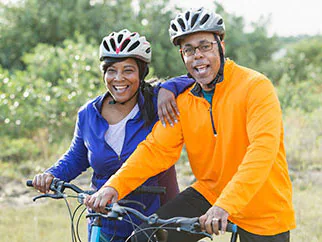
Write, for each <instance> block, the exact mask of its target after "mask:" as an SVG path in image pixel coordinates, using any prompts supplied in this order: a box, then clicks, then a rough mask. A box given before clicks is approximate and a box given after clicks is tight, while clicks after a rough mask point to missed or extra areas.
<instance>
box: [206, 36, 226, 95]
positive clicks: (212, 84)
mask: <svg viewBox="0 0 322 242" xmlns="http://www.w3.org/2000/svg"><path fill="white" fill-rule="evenodd" d="M214 36H215V40H216V42H217V45H218V50H219V56H220V68H219V70H218V72H217V75H216V76H215V78H214V79H213V80H212V81H211V82H210V83H208V84H207V87H208V88H211V89H215V88H216V84H217V83H218V82H221V81H222V80H223V79H224V65H225V57H224V51H223V49H222V46H221V44H220V38H219V37H218V35H216V34H215V35H214Z"/></svg>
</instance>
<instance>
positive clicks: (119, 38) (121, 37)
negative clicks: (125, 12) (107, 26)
mask: <svg viewBox="0 0 322 242" xmlns="http://www.w3.org/2000/svg"><path fill="white" fill-rule="evenodd" d="M122 39H123V34H120V35H119V36H118V37H117V41H118V42H119V43H121V41H122Z"/></svg>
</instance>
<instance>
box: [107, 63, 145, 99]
mask: <svg viewBox="0 0 322 242" xmlns="http://www.w3.org/2000/svg"><path fill="white" fill-rule="evenodd" d="M104 80H105V84H106V87H107V88H108V90H109V91H110V93H111V95H112V96H113V97H114V99H115V101H117V102H119V103H122V102H125V101H128V100H129V99H130V98H132V97H133V95H134V94H135V92H136V91H137V90H138V88H139V85H140V78H139V68H138V65H137V63H136V61H135V60H134V59H133V58H128V59H125V60H124V61H121V62H116V63H114V64H112V65H111V66H109V67H108V68H107V69H106V72H105V75H104Z"/></svg>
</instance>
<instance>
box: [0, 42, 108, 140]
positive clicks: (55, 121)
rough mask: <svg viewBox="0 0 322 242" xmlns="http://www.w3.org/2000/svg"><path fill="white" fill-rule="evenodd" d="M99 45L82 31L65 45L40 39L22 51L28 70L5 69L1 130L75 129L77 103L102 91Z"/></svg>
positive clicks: (21, 133) (17, 132)
mask: <svg viewBox="0 0 322 242" xmlns="http://www.w3.org/2000/svg"><path fill="white" fill-rule="evenodd" d="M97 55H98V53H97V48H94V47H92V46H91V45H89V44H88V43H86V41H85V39H84V38H82V37H78V40H77V43H74V42H72V41H70V40H66V41H64V42H63V44H62V46H61V47H58V46H57V47H54V46H50V45H47V44H39V45H38V46H37V47H36V48H35V49H34V50H32V51H31V52H30V53H28V54H26V55H24V56H23V60H24V61H25V63H26V65H27V70H26V71H15V72H13V73H12V74H9V73H8V72H7V71H4V72H3V73H2V74H1V78H3V80H4V81H3V82H1V83H0V91H1V92H0V108H1V116H0V124H1V125H3V127H5V128H4V129H1V130H0V134H1V135H11V136H13V137H18V136H19V137H20V136H24V135H25V136H28V137H31V136H32V135H33V133H34V132H35V131H36V130H38V129H40V128H47V129H49V130H50V134H55V136H56V138H58V137H59V135H63V134H66V133H71V132H72V130H73V128H72V127H73V125H74V122H75V115H76V112H77V109H78V108H79V107H80V106H81V105H83V104H84V103H85V102H86V101H88V99H90V98H93V97H94V96H96V95H97V94H98V93H100V92H103V91H104V89H103V88H102V81H101V75H100V71H99V62H98V60H97Z"/></svg>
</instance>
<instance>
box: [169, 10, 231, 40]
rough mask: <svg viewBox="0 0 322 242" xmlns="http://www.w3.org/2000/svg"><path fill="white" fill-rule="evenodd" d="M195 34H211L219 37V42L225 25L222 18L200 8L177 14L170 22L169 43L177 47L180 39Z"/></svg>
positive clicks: (223, 34) (223, 33) (222, 36)
mask: <svg viewBox="0 0 322 242" xmlns="http://www.w3.org/2000/svg"><path fill="white" fill-rule="evenodd" d="M195 32H212V33H215V34H217V35H218V36H220V38H221V40H223V39H224V36H225V24H224V21H223V18H222V17H221V16H220V15H219V14H216V13H214V12H212V11H210V10H207V9H205V8H200V9H198V10H193V9H190V10H187V11H186V12H184V13H179V14H178V15H177V16H176V17H175V18H174V19H173V20H171V22H170V27H169V35H170V39H171V42H172V43H173V44H174V45H178V44H179V43H178V40H179V39H180V37H182V36H185V35H188V34H192V33H195Z"/></svg>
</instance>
